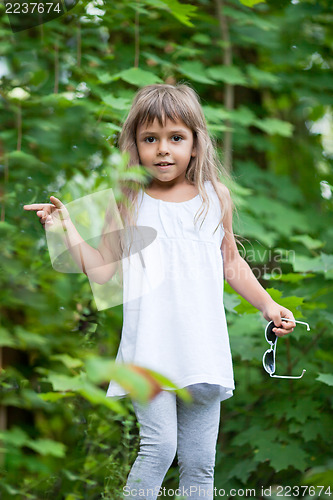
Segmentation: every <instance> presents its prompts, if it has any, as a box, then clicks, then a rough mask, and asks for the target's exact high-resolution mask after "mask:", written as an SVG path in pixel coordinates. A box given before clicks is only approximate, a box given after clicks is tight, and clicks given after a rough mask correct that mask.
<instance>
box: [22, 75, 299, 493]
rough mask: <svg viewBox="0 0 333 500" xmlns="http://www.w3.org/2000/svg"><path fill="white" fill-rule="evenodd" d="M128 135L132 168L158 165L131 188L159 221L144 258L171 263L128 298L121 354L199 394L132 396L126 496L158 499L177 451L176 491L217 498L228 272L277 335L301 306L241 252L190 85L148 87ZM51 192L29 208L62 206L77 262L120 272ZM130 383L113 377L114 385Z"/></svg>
mask: <svg viewBox="0 0 333 500" xmlns="http://www.w3.org/2000/svg"><path fill="white" fill-rule="evenodd" d="M119 147H120V149H121V150H122V151H127V152H129V155H130V161H129V168H130V167H131V166H132V165H135V164H141V165H143V166H144V167H145V169H146V170H147V172H148V173H149V175H150V183H149V185H148V186H146V188H145V186H143V185H141V189H139V190H137V191H135V190H134V189H133V190H130V189H128V190H127V194H128V195H129V199H131V200H132V206H133V207H134V208H133V210H134V212H133V213H135V215H136V224H137V225H138V226H149V227H152V228H154V229H155V230H156V231H157V238H156V240H155V246H153V245H152V248H155V249H156V252H157V253H156V254H155V257H156V256H157V258H155V259H150V260H149V259H147V258H146V266H147V269H148V270H149V267H150V270H151V271H153V272H154V269H155V270H156V272H158V266H159V265H160V266H162V267H163V269H164V279H163V281H162V283H161V284H160V286H157V287H155V288H154V289H153V290H152V291H151V292H150V293H145V294H143V295H142V296H140V297H139V298H136V299H135V300H130V301H128V302H126V303H125V301H124V306H123V311H124V316H123V329H122V337H121V342H120V346H119V351H118V354H117V358H116V361H117V362H124V363H134V364H136V365H139V366H143V367H147V368H150V369H153V370H156V371H158V372H160V373H162V374H164V375H165V376H167V377H169V378H170V379H171V380H172V381H173V382H175V383H176V384H177V385H178V387H180V388H183V387H186V388H187V389H188V390H189V392H190V393H191V394H192V397H193V401H192V402H191V403H185V402H184V401H183V400H181V399H180V398H179V397H178V396H177V395H176V393H175V392H173V391H172V390H167V389H166V388H165V389H164V390H162V391H161V392H160V393H159V394H158V395H157V396H156V397H155V398H154V399H153V400H151V401H149V403H148V404H143V403H139V402H138V401H136V400H133V401H132V402H133V408H134V411H135V414H136V416H137V419H138V422H139V424H140V425H139V427H140V450H139V453H138V456H137V458H136V460H135V462H134V464H133V466H132V469H131V471H130V473H129V476H128V479H127V484H126V486H125V487H124V498H145V499H156V498H157V497H158V496H159V490H160V487H161V484H162V482H163V479H164V477H165V475H166V473H167V471H168V469H169V468H170V466H171V464H172V462H173V460H174V458H175V454H176V452H177V458H178V464H179V473H180V482H179V491H178V494H179V495H180V496H181V497H182V498H191V499H192V500H194V499H195V500H199V499H201V498H206V499H210V500H212V499H213V489H214V466H215V453H216V442H217V436H218V430H219V422H220V402H221V401H223V400H225V399H227V398H229V397H231V396H232V395H233V390H234V387H235V386H234V380H233V369H232V360H231V353H230V346H229V338H228V331H227V324H226V318H225V311H224V305H223V282H224V281H223V280H224V279H225V280H226V281H227V282H228V283H229V284H230V285H231V286H232V288H233V289H234V290H235V291H236V292H237V293H239V294H240V295H241V296H242V297H244V298H245V299H246V300H247V301H248V302H249V303H250V304H252V305H253V306H254V307H256V308H257V309H259V310H260V311H261V312H262V314H263V316H264V318H265V319H266V320H267V321H271V320H273V321H274V323H275V325H276V328H274V332H275V333H276V335H277V336H283V335H286V334H288V333H290V332H291V331H293V329H294V326H295V324H294V317H293V314H292V312H291V311H289V310H288V309H286V308H285V307H282V306H280V305H279V304H277V303H276V302H274V301H273V300H272V298H271V297H270V296H269V294H268V293H267V292H266V291H265V290H264V289H263V287H262V286H261V285H260V283H259V282H258V281H257V279H256V278H255V276H254V274H253V273H252V271H251V269H250V267H249V265H248V264H247V263H246V261H245V260H244V259H243V258H242V257H241V256H240V254H239V253H238V250H237V246H236V243H235V238H234V235H233V231H232V208H233V206H232V201H231V197H230V193H229V190H228V189H227V187H226V186H225V185H224V184H223V183H222V182H220V180H219V170H221V172H223V169H222V167H221V166H220V165H219V162H218V158H217V155H216V152H215V150H214V147H213V144H212V140H211V138H210V136H209V134H208V131H207V125H206V121H205V118H204V115H203V112H202V109H201V105H200V102H199V98H198V96H197V94H196V93H195V91H194V90H193V89H192V88H191V87H189V86H188V85H185V84H178V85H176V86H173V85H166V84H157V85H149V86H147V87H144V88H142V89H141V90H139V91H138V92H137V94H136V96H135V98H134V101H133V104H132V107H131V110H130V112H129V115H128V117H127V119H126V120H125V123H124V125H123V128H122V132H121V134H120V138H119ZM51 202H52V204H34V205H26V206H25V207H24V208H25V209H26V210H37V215H38V216H39V217H40V220H41V222H42V224H46V225H47V224H48V223H52V220H51V219H52V218H51V214H52V213H53V212H54V211H58V212H59V213H60V215H61V218H62V219H63V224H65V225H66V228H67V232H68V234H69V235H70V238H71V243H72V245H73V247H74V246H75V250H73V255H74V253H75V252H76V255H74V256H75V257H76V259H77V262H81V263H82V261H84V264H85V265H84V266H83V265H81V268H82V269H83V271H84V272H86V274H87V275H88V276H89V278H90V279H94V280H95V281H97V282H99V283H103V282H106V281H107V280H109V279H110V277H112V275H113V273H114V272H115V269H114V266H113V265H112V262H115V260H116V259H115V258H114V256H115V254H114V248H113V249H112V248H111V246H112V245H111V246H110V245H108V244H107V240H106V239H105V238H102V241H101V244H100V245H99V247H98V249H93V248H92V247H90V246H89V245H87V243H85V242H84V241H83V240H82V238H81V236H80V235H79V234H78V232H77V231H76V230H75V227H74V225H73V224H72V222H71V221H70V219H69V216H68V212H67V211H66V208H65V207H64V205H63V204H62V203H61V201H60V200H58V199H57V198H55V197H51ZM199 219H200V225H198V222H199ZM144 252H145V251H144V250H143V251H142V254H144ZM151 255H152V254H151ZM154 266H155V268H154ZM98 270H99V271H98ZM98 273H99V274H98ZM129 286H130V278H128V279H127V281H126V280H125V281H124V293H125V290H126V287H129ZM282 317H283V318H286V319H289V320H290V321H282V320H281V318H282ZM126 394H127V392H126V390H125V389H123V388H122V387H121V386H120V385H118V384H116V383H115V382H114V381H111V382H110V385H109V388H108V392H107V397H124V396H126Z"/></svg>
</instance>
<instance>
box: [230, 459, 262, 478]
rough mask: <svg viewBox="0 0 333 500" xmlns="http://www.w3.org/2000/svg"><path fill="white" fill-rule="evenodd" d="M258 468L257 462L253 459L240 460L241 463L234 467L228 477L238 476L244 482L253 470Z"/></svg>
mask: <svg viewBox="0 0 333 500" xmlns="http://www.w3.org/2000/svg"><path fill="white" fill-rule="evenodd" d="M256 468H257V464H256V463H255V461H254V460H252V459H245V460H240V461H239V463H238V464H237V465H236V466H235V467H233V468H232V469H231V470H230V471H229V473H228V478H229V479H233V478H234V477H236V478H238V479H239V480H240V481H242V482H243V483H244V482H246V481H247V480H248V478H249V476H250V475H251V473H252V472H253V471H255V470H256Z"/></svg>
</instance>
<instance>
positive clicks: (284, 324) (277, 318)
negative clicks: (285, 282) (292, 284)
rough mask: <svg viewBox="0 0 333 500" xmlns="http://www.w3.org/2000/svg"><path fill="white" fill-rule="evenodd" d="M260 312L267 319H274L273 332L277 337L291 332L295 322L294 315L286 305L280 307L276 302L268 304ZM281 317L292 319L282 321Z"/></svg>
mask: <svg viewBox="0 0 333 500" xmlns="http://www.w3.org/2000/svg"><path fill="white" fill-rule="evenodd" d="M262 314H263V316H264V318H265V319H266V320H267V321H274V325H276V327H275V328H273V332H274V333H275V334H276V336H277V337H283V336H284V335H287V334H288V333H291V332H292V331H293V330H294V328H295V326H296V323H295V322H294V321H295V318H294V315H293V313H292V312H291V311H289V309H287V308H286V307H282V306H280V305H279V304H277V303H276V302H273V303H271V304H269V305H268V306H267V307H266V308H265V309H264V310H263V311H262ZM281 318H287V319H290V320H292V321H282V320H281Z"/></svg>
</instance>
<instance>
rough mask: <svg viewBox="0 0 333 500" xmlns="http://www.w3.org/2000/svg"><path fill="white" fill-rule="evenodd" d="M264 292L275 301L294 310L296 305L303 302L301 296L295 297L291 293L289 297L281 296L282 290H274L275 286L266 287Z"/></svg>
mask: <svg viewBox="0 0 333 500" xmlns="http://www.w3.org/2000/svg"><path fill="white" fill-rule="evenodd" d="M266 292H267V293H269V295H270V296H271V297H272V299H273V300H275V302H277V303H278V304H280V305H281V306H283V307H286V308H287V309H291V310H292V311H295V310H296V308H297V307H298V306H300V305H301V304H303V302H304V298H303V297H296V296H295V295H294V296H293V295H291V296H289V297H282V292H281V291H280V290H276V289H275V288H266Z"/></svg>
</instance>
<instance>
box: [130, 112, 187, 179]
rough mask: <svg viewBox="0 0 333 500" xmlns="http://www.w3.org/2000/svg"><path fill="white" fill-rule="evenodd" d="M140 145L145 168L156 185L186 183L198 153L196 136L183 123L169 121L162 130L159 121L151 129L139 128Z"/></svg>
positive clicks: (147, 127) (138, 142) (152, 124)
mask: <svg viewBox="0 0 333 500" xmlns="http://www.w3.org/2000/svg"><path fill="white" fill-rule="evenodd" d="M136 143H137V148H138V153H139V157H140V161H141V164H142V165H143V166H144V167H146V168H147V170H148V171H149V172H150V173H151V174H152V175H153V177H154V179H155V180H154V183H155V184H156V183H157V184H159V185H162V184H163V185H166V184H169V186H172V185H174V184H175V183H182V182H183V181H184V180H185V173H186V169H187V167H188V164H189V162H190V160H191V157H192V156H195V155H196V150H195V147H194V140H193V132H192V130H191V129H190V128H188V127H187V126H186V125H185V123H184V122H183V121H182V120H179V119H177V121H176V122H173V121H171V120H170V119H169V118H168V119H167V120H166V123H165V126H164V127H161V125H160V124H159V122H158V120H157V119H156V118H155V120H154V121H153V123H151V124H150V125H147V124H145V125H139V126H138V128H137V131H136ZM163 164H165V166H163ZM166 164H167V165H166Z"/></svg>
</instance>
